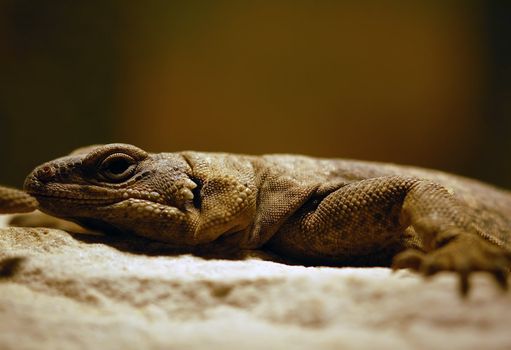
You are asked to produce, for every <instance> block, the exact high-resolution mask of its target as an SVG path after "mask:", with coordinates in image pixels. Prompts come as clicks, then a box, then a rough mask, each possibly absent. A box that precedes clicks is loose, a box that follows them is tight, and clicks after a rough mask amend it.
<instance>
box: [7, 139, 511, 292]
mask: <svg viewBox="0 0 511 350" xmlns="http://www.w3.org/2000/svg"><path fill="white" fill-rule="evenodd" d="M24 190H25V192H22V191H17V190H13V189H7V188H0V212H13V211H30V210H33V209H35V208H39V209H40V210H41V211H43V212H46V213H48V214H50V215H52V216H56V217H60V218H65V219H68V220H71V221H75V222H77V223H79V224H81V225H83V226H85V227H92V228H100V229H102V230H104V231H106V232H108V231H111V230H115V231H120V232H129V233H133V234H136V235H140V236H145V237H148V238H151V239H154V240H159V241H164V242H168V243H172V244H174V245H179V246H205V247H207V246H208V245H211V246H214V245H216V246H228V247H232V248H234V249H240V250H242V249H262V250H266V251H269V252H271V253H272V254H275V255H276V256H282V257H285V258H288V259H290V260H292V261H297V262H300V263H304V264H325V265H339V266H346V265H352V266H353V265H356V266H391V265H393V266H394V267H396V268H412V269H415V270H418V271H420V272H422V273H423V274H425V275H432V274H435V273H437V272H439V271H446V270H447V271H455V272H457V273H458V274H459V275H460V277H461V278H460V281H461V283H460V286H461V291H462V292H463V293H466V292H467V290H468V287H469V284H468V277H469V274H470V273H472V272H474V271H485V272H488V273H490V274H492V275H493V276H494V277H495V278H496V280H497V282H498V283H499V284H500V285H501V286H502V287H503V288H506V287H507V274H508V272H509V267H510V265H511V233H510V231H511V193H509V192H507V191H505V190H501V189H497V188H495V187H493V186H491V185H487V184H484V183H481V182H478V181H476V180H472V179H468V178H463V177H460V176H456V175H450V174H446V173H443V172H440V171H435V170H427V169H421V168H415V167H408V166H398V165H394V164H384V163H373V162H363V161H355V160H340V159H316V158H311V157H305V156H293V155H262V156H248V155H236V154H227V153H199V152H192V151H186V152H178V153H147V152H145V151H144V150H142V149H140V148H137V147H135V146H132V145H127V144H109V145H104V146H91V147H87V148H82V149H80V150H78V151H75V152H74V153H72V154H71V155H69V156H66V157H62V158H58V159H56V160H53V161H51V162H48V163H45V164H43V165H41V166H39V167H37V168H36V169H34V171H33V172H32V173H31V174H30V175H29V176H28V177H27V179H26V180H25V185H24Z"/></svg>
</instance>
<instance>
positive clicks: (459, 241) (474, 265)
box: [392, 233, 511, 296]
mask: <svg viewBox="0 0 511 350" xmlns="http://www.w3.org/2000/svg"><path fill="white" fill-rule="evenodd" d="M510 266H511V252H509V251H507V250H505V249H504V248H501V247H498V246H496V245H494V244H492V243H490V242H488V241H486V240H485V239H484V238H482V237H480V236H478V235H475V234H469V233H461V234H459V235H456V236H454V237H452V238H451V239H450V240H449V241H448V242H446V243H445V244H444V245H442V246H440V247H439V248H438V249H436V250H434V251H432V252H430V253H423V252H421V251H419V250H416V249H407V250H405V251H403V252H401V253H399V254H398V255H396V256H395V257H394V260H393V263H392V267H393V268H394V269H400V268H410V269H413V270H415V271H418V272H420V273H422V274H424V275H425V276H431V275H434V274H436V273H437V272H441V271H454V272H456V273H457V274H458V275H459V277H460V292H461V294H462V295H463V296H466V295H467V293H468V291H469V288H470V285H469V276H470V274H471V273H473V272H476V271H483V272H487V273H490V274H491V275H492V276H493V277H494V278H495V281H496V282H497V284H498V285H499V286H500V287H501V288H502V289H503V290H507V288H508V273H509V268H510Z"/></svg>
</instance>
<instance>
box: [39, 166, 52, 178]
mask: <svg viewBox="0 0 511 350" xmlns="http://www.w3.org/2000/svg"><path fill="white" fill-rule="evenodd" d="M53 176H55V169H54V168H53V167H51V166H49V165H45V166H43V167H42V168H40V169H39V170H38V171H37V173H36V177H37V178H38V179H39V180H40V181H48V180H51V179H52V178H53Z"/></svg>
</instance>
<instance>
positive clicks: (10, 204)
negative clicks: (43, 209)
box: [0, 186, 38, 214]
mask: <svg viewBox="0 0 511 350" xmlns="http://www.w3.org/2000/svg"><path fill="white" fill-rule="evenodd" d="M37 206H38V203H37V200H36V199H35V198H34V197H32V196H31V195H29V194H28V193H26V192H24V191H20V190H17V189H14V188H8V187H3V186H0V214H12V213H29V212H31V211H34V210H36V209H37Z"/></svg>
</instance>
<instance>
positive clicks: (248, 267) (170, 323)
mask: <svg viewBox="0 0 511 350" xmlns="http://www.w3.org/2000/svg"><path fill="white" fill-rule="evenodd" d="M144 242H145V243H144ZM156 248H158V247H155V246H153V245H152V244H147V242H146V241H138V240H135V241H131V240H130V241H123V240H122V239H121V238H107V237H102V236H93V235H84V234H70V233H67V232H65V231H61V230H55V229H43V228H3V229H0V348H1V349H57V348H60V349H85V348H102V349H160V348H161V349H163V348H164V349H202V348H207V349H239V348H243V349H261V348H275V349H279V348H282V349H285V348H287V349H312V348H314V349H341V348H357V349H360V348H362V349H364V348H367V349H374V348H378V349H410V348H419V349H421V348H426V349H427V348H430V349H438V348H456V349H482V348H487V349H489V348H491V349H509V348H511V332H509V325H510V324H511V313H510V312H509V310H511V293H508V294H503V293H501V292H499V291H498V290H497V288H496V287H495V286H494V283H493V281H491V280H490V278H489V277H488V276H482V275H476V276H474V277H473V280H474V284H473V290H472V292H471V295H470V296H469V298H468V299H466V300H463V299H462V298H460V296H459V295H458V289H457V281H456V279H455V278H454V276H451V275H449V274H440V275H439V276H437V277H434V278H432V279H431V280H428V281H425V280H423V279H422V278H421V277H418V276H416V275H414V274H412V273H409V272H406V271H400V272H397V273H392V272H391V271H390V270H389V269H386V268H306V267H302V266H288V265H283V264H278V263H273V262H268V261H261V260H256V259H248V260H244V261H236V260H217V259H210V260H206V259H203V258H199V257H194V256H191V255H173V254H166V255H164V254H156V253H155V251H157V249H156Z"/></svg>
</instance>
